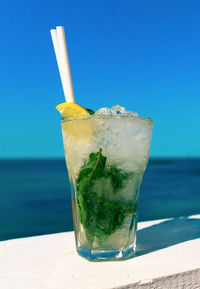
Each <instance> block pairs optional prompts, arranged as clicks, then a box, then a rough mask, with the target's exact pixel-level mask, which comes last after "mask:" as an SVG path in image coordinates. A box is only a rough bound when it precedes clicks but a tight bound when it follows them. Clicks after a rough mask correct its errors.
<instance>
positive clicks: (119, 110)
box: [95, 104, 139, 117]
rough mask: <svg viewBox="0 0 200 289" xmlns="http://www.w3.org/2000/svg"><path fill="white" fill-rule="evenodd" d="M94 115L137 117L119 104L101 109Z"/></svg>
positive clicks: (135, 113)
mask: <svg viewBox="0 0 200 289" xmlns="http://www.w3.org/2000/svg"><path fill="white" fill-rule="evenodd" d="M95 115H114V116H115V115H124V116H129V117H139V115H138V114H137V112H133V111H129V110H126V109H125V107H123V106H120V105H119V104H116V105H114V106H113V107H111V108H107V107H103V108H100V109H99V110H97V112H96V113H95Z"/></svg>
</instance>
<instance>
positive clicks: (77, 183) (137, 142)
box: [51, 26, 153, 261]
mask: <svg viewBox="0 0 200 289" xmlns="http://www.w3.org/2000/svg"><path fill="white" fill-rule="evenodd" d="M51 36H52V41H53V45H54V50H55V54H56V59H57V63H58V68H59V72H60V76H61V81H62V86H63V90H64V94H65V98H66V102H64V103H61V104H59V105H58V106H57V107H56V108H57V110H58V111H59V112H60V113H61V115H62V133H63V142H64V150H65V158H66V164H67V168H68V175H69V181H70V188H71V195H72V211H73V221H74V231H75V238H76V247H77V252H78V253H79V255H81V256H83V257H85V258H87V259H88V260H91V261H101V260H123V259H127V258H129V257H131V256H132V255H133V254H134V252H135V247H136V230H137V207H138V197H139V189H140V185H141V181H142V177H143V174H144V171H145V168H146V165H147V162H148V157H149V147H150V141H151V133H152V124H153V123H152V121H151V120H150V119H146V118H142V117H139V116H138V115H137V114H136V113H133V112H131V111H126V110H125V108H123V107H121V106H119V105H116V106H114V107H112V108H111V109H109V108H102V109H100V110H98V111H97V112H96V113H94V112H93V111H92V110H89V109H85V108H84V107H82V106H81V105H79V104H76V103H75V99H74V93H73V87H72V79H71V73H70V67H69V58H68V53H67V46H66V39H65V33H64V27H61V26H57V27H56V29H52V30H51Z"/></svg>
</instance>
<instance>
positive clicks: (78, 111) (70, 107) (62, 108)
mask: <svg viewBox="0 0 200 289" xmlns="http://www.w3.org/2000/svg"><path fill="white" fill-rule="evenodd" d="M56 109H57V110H58V111H59V112H60V114H61V115H62V116H63V117H68V116H78V115H89V112H88V111H87V109H85V108H84V107H82V106H81V105H80V104H77V103H73V102H63V103H60V104H58V105H57V106H56ZM70 119H71V117H70Z"/></svg>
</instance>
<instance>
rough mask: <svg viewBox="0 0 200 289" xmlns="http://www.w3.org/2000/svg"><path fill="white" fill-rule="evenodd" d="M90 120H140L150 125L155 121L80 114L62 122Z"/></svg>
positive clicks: (64, 118)
mask: <svg viewBox="0 0 200 289" xmlns="http://www.w3.org/2000/svg"><path fill="white" fill-rule="evenodd" d="M89 119H117V120H120V119H130V120H140V121H143V122H147V123H149V124H150V125H153V121H152V119H151V118H148V117H141V116H137V117H133V116H128V115H119V114H117V115H93V114H92V115H91V114H90V115H86V114H80V115H69V116H65V117H61V122H68V121H77V120H78V121H80V120H83V121H84V120H89Z"/></svg>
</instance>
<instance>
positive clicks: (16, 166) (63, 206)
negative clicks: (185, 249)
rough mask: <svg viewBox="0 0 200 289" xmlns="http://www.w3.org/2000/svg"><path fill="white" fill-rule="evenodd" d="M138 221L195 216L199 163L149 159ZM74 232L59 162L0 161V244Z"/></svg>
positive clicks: (199, 203) (199, 191) (199, 196)
mask: <svg viewBox="0 0 200 289" xmlns="http://www.w3.org/2000/svg"><path fill="white" fill-rule="evenodd" d="M139 203H140V205H139V220H140V221H146V220H153V219H159V218H167V217H178V216H187V215H192V214H200V159H197V158H196V159H195V158H194V159H151V160H150V162H149V164H148V167H147V170H146V172H145V174H144V178H143V182H142V186H141V190H140V202H139ZM71 230H73V224H72V212H71V199H70V192H69V183H68V177H67V169H66V167H65V161H64V159H59V160H1V161H0V240H8V239H12V238H21V237H28V236H34V235H42V234H49V233H56V232H64V231H71Z"/></svg>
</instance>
